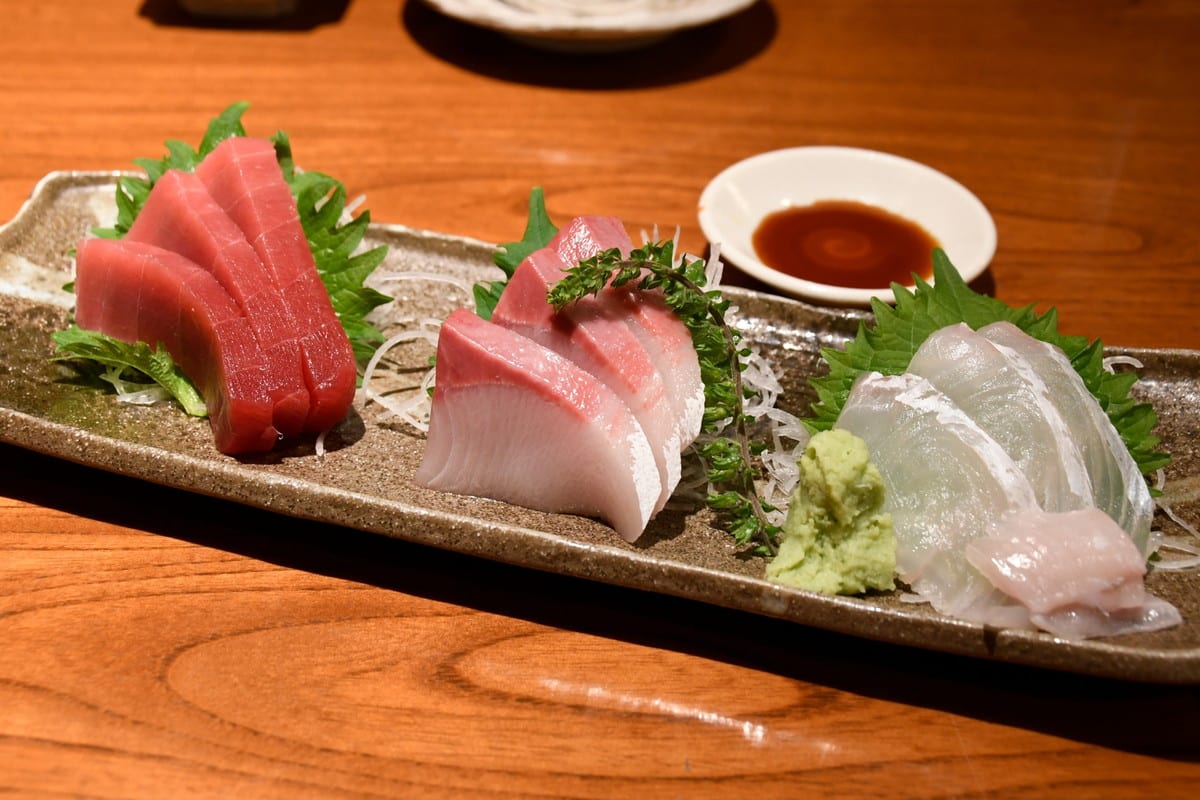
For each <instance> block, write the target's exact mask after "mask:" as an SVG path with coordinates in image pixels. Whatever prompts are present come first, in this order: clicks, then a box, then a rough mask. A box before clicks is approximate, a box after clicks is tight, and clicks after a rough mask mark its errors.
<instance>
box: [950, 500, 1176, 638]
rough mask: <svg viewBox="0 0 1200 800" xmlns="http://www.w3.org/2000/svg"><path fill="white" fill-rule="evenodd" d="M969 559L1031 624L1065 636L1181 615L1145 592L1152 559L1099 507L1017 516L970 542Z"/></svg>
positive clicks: (1126, 629)
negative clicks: (1017, 605) (1018, 604)
mask: <svg viewBox="0 0 1200 800" xmlns="http://www.w3.org/2000/svg"><path fill="white" fill-rule="evenodd" d="M965 555H966V558H967V561H968V562H970V564H971V565H972V566H974V567H975V568H976V569H978V570H979V571H980V572H981V573H983V575H984V576H986V577H987V578H988V580H989V581H991V582H992V584H993V585H995V586H997V587H998V588H1000V589H1001V590H1002V591H1004V592H1005V593H1006V594H1008V595H1009V596H1010V597H1013V598H1014V599H1017V600H1019V601H1020V602H1021V604H1022V605H1023V606H1025V608H1027V609H1028V610H1029V615H1030V622H1032V623H1033V624H1035V625H1037V627H1039V628H1041V629H1042V630H1046V631H1049V632H1050V633H1053V634H1055V635H1056V636H1061V637H1063V638H1066V639H1082V638H1089V637H1093V636H1116V635H1120V634H1126V633H1136V632H1146V631H1154V630H1160V629H1162V628H1169V627H1172V626H1174V625H1178V624H1179V623H1180V622H1181V621H1182V618H1181V616H1180V614H1179V610H1178V609H1176V608H1175V607H1174V606H1173V605H1171V604H1170V603H1168V602H1166V601H1165V600H1161V599H1159V598H1157V597H1154V596H1153V595H1150V594H1149V593H1147V592H1146V589H1145V583H1144V577H1145V574H1146V560H1145V559H1144V558H1143V557H1142V554H1141V553H1140V552H1139V551H1138V549H1137V546H1136V545H1135V544H1134V543H1133V540H1132V539H1130V538H1129V535H1128V534H1127V533H1126V532H1125V531H1124V530H1122V529H1121V527H1120V526H1119V525H1117V523H1116V522H1114V521H1113V519H1112V517H1110V516H1108V515H1107V514H1105V513H1104V512H1103V511H1101V510H1100V509H1098V508H1085V509H1080V510H1078V511H1067V512H1060V513H1049V512H1045V511H1042V510H1040V509H1030V510H1027V511H1021V512H1018V513H1016V514H1013V515H1011V516H1010V517H1008V518H1007V519H1005V520H1004V521H1002V522H1001V523H1000V524H999V525H998V526H997V527H996V531H995V532H994V533H993V534H991V535H989V536H982V537H979V538H977V539H975V540H973V541H971V542H968V543H967V547H966V551H965Z"/></svg>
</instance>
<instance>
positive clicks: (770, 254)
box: [752, 200, 940, 289]
mask: <svg viewBox="0 0 1200 800" xmlns="http://www.w3.org/2000/svg"><path fill="white" fill-rule="evenodd" d="M752 241H753V245H754V250H755V253H756V254H757V255H758V257H759V259H761V260H762V262H763V263H764V264H766V265H767V266H769V267H771V268H772V269H775V270H778V271H779V272H783V273H786V274H788V275H792V276H794V277H797V278H802V279H804V280H807V281H813V282H814V283H824V284H828V285H831V286H845V287H849V288H854V289H879V288H886V287H887V286H889V285H891V283H892V282H893V281H895V282H897V283H901V284H904V285H906V286H911V285H912V274H913V273H914V272H915V273H916V274H917V275H919V276H921V277H922V278H926V279H928V278H929V277H930V275H931V274H932V270H933V265H932V262H931V260H930V259H931V254H932V252H933V250H934V248H937V247H939V246H940V245H939V244H938V242H937V240H936V239H934V238H933V236H931V235H930V234H929V232H928V231H926V230H925V229H924V228H922V227H921V226H919V225H917V224H916V223H914V222H912V221H910V220H907V219H905V218H904V217H901V216H897V215H896V214H893V213H891V212H890V211H886V210H884V209H882V208H878V207H876V206H872V205H868V204H866V203H860V202H857V201H854V200H822V201H820V202H817V203H813V204H812V205H810V206H796V207H793V208H785V209H782V210H780V211H776V212H774V213H772V214H768V215H767V216H766V217H765V218H764V219H763V221H762V222H761V223H759V226H758V228H757V229H756V230H755V231H754V237H753V240H752Z"/></svg>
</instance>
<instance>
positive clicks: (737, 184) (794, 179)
mask: <svg viewBox="0 0 1200 800" xmlns="http://www.w3.org/2000/svg"><path fill="white" fill-rule="evenodd" d="M814 205H815V208H811V209H809V207H813V206H814ZM839 206H840V208H839ZM794 209H808V212H807V213H813V214H815V212H822V213H825V212H828V214H827V216H826V217H825V218H824V219H815V218H814V219H811V220H808V221H803V220H787V219H781V218H779V217H781V216H782V215H781V213H780V212H784V214H786V213H790V212H791V210H794ZM769 216H771V217H772V220H771V221H772V222H774V223H775V224H777V225H779V226H781V227H788V226H790V227H791V230H790V231H788V230H782V231H777V232H776V235H775V236H774V237H773V238H775V239H776V241H775V242H774V244H775V247H776V249H777V250H780V249H782V250H784V251H786V252H787V253H788V254H791V255H794V256H796V257H797V258H799V257H800V256H802V255H804V254H805V253H807V254H808V255H810V256H811V257H812V259H813V260H815V261H824V262H825V263H824V266H825V267H826V270H825V271H826V276H825V277H813V274H810V273H807V272H803V271H802V270H799V269H797V268H795V265H794V264H790V265H785V264H780V263H778V262H777V261H775V260H773V258H772V256H771V255H770V250H769V246H770V244H771V242H769V241H767V240H766V239H765V238H764V236H765V234H768V233H770V231H767V230H763V229H762V227H761V226H763V222H764V220H765V219H767V218H768V217H769ZM699 218H700V227H701V229H702V230H703V231H704V235H705V236H706V237H707V239H708V241H709V242H710V244H712V245H719V248H720V250H719V252H720V256H721V258H722V260H724V261H726V262H728V263H731V264H733V265H734V266H736V267H738V268H739V269H741V270H742V271H744V272H746V273H747V274H749V275H751V276H753V277H755V278H757V279H759V280H761V281H763V282H765V283H767V284H769V285H770V286H772V287H774V288H776V289H779V290H780V291H782V292H785V293H787V294H790V295H793V296H795V297H800V298H803V299H806V300H810V301H813V302H817V303H825V304H829V305H868V304H869V302H870V299H871V297H875V296H878V297H880V298H882V299H884V300H887V301H891V300H892V292H891V289H890V288H889V286H890V280H898V281H899V282H901V283H905V284H908V285H911V283H912V281H911V272H912V271H917V272H918V273H919V274H921V275H922V277H927V276H928V268H929V263H928V254H929V251H930V249H931V248H932V246H938V247H941V248H942V249H944V250H945V251H946V254H947V255H948V256H949V257H950V260H951V261H952V262H953V263H954V265H955V266H956V267H957V268H958V270H959V272H960V273H961V274H962V276H963V278H964V279H965V280H967V281H968V282H969V281H971V280H973V279H975V278H977V277H978V276H979V275H981V274H982V273H983V271H984V270H985V269H986V268H987V266H988V264H989V263H990V262H991V259H992V256H993V255H994V254H995V251H996V226H995V223H994V222H993V220H992V217H991V214H989V213H988V210H987V208H986V207H984V205H983V203H982V202H981V201H980V200H979V198H978V197H976V196H975V195H974V194H972V193H971V192H970V191H969V190H968V189H967V188H966V187H964V186H963V185H962V184H960V183H958V182H957V181H955V180H953V179H952V178H950V177H948V176H947V175H945V174H943V173H941V172H938V171H937V170H935V169H933V168H931V167H928V166H926V165H924V164H921V163H918V162H916V161H912V160H909V159H906V158H901V157H899V156H895V155H891V154H888V153H881V152H878V151H874V150H863V149H858V148H851V147H795V148H789V149H785V150H775V151H771V152H767V153H761V154H759V155H756V156H752V157H750V158H747V159H745V160H743V161H739V162H737V163H736V164H733V165H732V166H730V167H727V168H726V169H724V170H723V171H721V173H719V174H718V175H717V176H716V177H715V178H713V180H712V181H711V182H710V183H709V184H708V186H706V187H705V189H704V191H703V192H702V193H701V195H700V205H699ZM802 222H803V223H804V224H806V225H807V229H805V230H801V229H800V227H799V225H800V224H801V223H802ZM784 223H787V225H784ZM921 234H927V238H925V239H923V240H922V239H921ZM788 237H790V238H788ZM901 239H904V240H905V241H904V242H901V241H900V240H901ZM909 239H911V241H908V240H909ZM931 240H932V241H931ZM901 244H904V245H906V246H908V247H909V248H911V249H915V251H916V252H917V254H918V255H917V261H915V262H912V263H911V264H910V263H905V264H904V265H902V266H901V268H900V276H904V277H900V276H897V277H893V278H882V279H880V280H879V281H878V284H877V285H875V284H872V283H871V282H870V281H869V280H868V281H867V282H866V283H865V284H864V283H863V277H864V276H865V275H867V274H868V268H869V267H870V263H869V262H871V261H872V260H875V261H878V260H879V259H881V258H884V257H896V256H897V253H898V252H899V248H900V247H901ZM781 245H782V247H781ZM768 262H769V263H768ZM839 264H841V265H842V267H841V268H842V276H843V277H844V278H845V279H844V280H840V279H838V278H837V277H836V276H834V277H829V273H830V272H831V271H834V270H835V269H836V268H838V265H839ZM870 268H873V267H870ZM801 274H804V275H807V277H799V275H801ZM906 278H907V279H906ZM856 283H857V284H861V285H855V284H856Z"/></svg>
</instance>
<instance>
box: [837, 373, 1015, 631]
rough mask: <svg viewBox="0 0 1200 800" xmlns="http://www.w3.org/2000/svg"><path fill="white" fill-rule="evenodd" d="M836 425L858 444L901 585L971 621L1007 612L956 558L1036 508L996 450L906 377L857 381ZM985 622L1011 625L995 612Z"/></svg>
mask: <svg viewBox="0 0 1200 800" xmlns="http://www.w3.org/2000/svg"><path fill="white" fill-rule="evenodd" d="M837 426H838V427H839V428H844V429H846V430H848V431H850V432H851V433H853V434H855V435H857V436H859V437H860V438H862V439H863V440H864V441H865V442H866V443H867V447H868V448H869V449H870V451H871V459H872V461H874V463H875V465H876V466H877V467H878V468H879V472H880V475H881V476H882V477H883V481H884V485H885V488H886V498H887V499H886V501H885V502H886V504H885V508H886V510H887V511H889V512H890V513H891V514H892V519H893V522H894V524H895V530H896V540H897V552H896V571H897V573H898V575H899V576H900V578H901V580H903V581H904V582H905V583H907V584H909V586H911V587H912V589H913V591H914V592H916V593H917V594H919V595H920V596H921V597H923V598H925V599H927V600H928V601H930V603H932V605H933V606H934V608H936V609H937V610H939V611H941V612H943V613H946V614H950V615H953V616H958V617H964V618H969V619H980V618H981V617H985V616H987V614H986V613H985V611H986V609H989V608H995V609H997V611H998V612H999V611H1001V610H1002V607H1003V606H1005V605H1011V603H1010V602H1009V601H1007V600H1006V598H1005V597H1004V596H1003V595H1002V594H1001V593H1000V592H998V591H997V590H996V589H994V587H993V586H992V585H991V583H989V582H988V581H987V580H986V579H984V578H983V576H982V575H980V573H979V572H978V571H977V570H975V569H974V568H973V567H971V566H970V565H969V564H968V563H967V561H966V559H965V558H964V556H963V551H964V548H965V547H966V544H967V543H968V542H969V541H971V540H972V539H975V538H976V537H978V536H981V535H985V534H987V533H988V532H989V531H991V529H992V526H993V525H994V524H995V523H996V521H998V520H1000V519H1002V518H1004V517H1005V516H1007V515H1009V514H1012V513H1014V512H1016V511H1018V510H1021V509H1028V508H1036V507H1037V497H1036V495H1035V494H1034V491H1033V487H1032V486H1031V485H1030V484H1029V481H1028V480H1027V479H1026V478H1025V475H1024V474H1023V473H1022V472H1021V470H1020V467H1018V466H1017V464H1016V462H1015V461H1013V460H1012V458H1010V457H1009V455H1008V454H1007V453H1006V452H1005V451H1004V448H1003V447H1001V446H1000V445H999V444H998V443H997V442H996V441H995V440H994V439H992V438H991V437H990V436H988V435H987V434H986V433H984V432H983V430H982V429H981V428H980V427H979V426H978V425H976V424H975V422H974V421H973V420H971V418H970V417H968V416H967V415H966V414H964V413H963V412H962V410H960V409H959V408H958V407H957V406H956V405H954V403H953V402H951V401H950V400H949V398H947V397H946V396H945V395H944V394H942V393H941V392H939V391H937V389H935V388H934V387H933V385H932V384H930V383H929V381H927V380H926V379H925V378H922V377H920V376H918V375H912V374H904V375H895V376H883V375H880V374H879V373H877V372H875V373H868V374H865V375H863V376H862V377H860V378H859V380H858V381H857V382H856V383H855V385H854V388H853V390H852V391H851V393H850V396H849V398H848V399H847V400H846V403H845V406H844V407H843V409H842V413H841V415H840V416H839V417H838V422H837ZM987 619H988V621H989V622H991V623H992V624H1012V623H1013V621H1014V620H1013V619H1012V618H1011V617H1005V616H1003V614H1002V613H998V614H993V615H991V616H987ZM1019 620H1020V616H1019V615H1018V616H1017V617H1016V621H1017V622H1019Z"/></svg>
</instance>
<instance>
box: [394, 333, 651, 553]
mask: <svg viewBox="0 0 1200 800" xmlns="http://www.w3.org/2000/svg"><path fill="white" fill-rule="evenodd" d="M436 369H437V388H436V390H435V392H434V395H433V403H432V408H431V412H430V419H429V433H428V439H427V443H426V448H425V454H424V458H423V460H422V462H421V466H420V468H419V469H418V471H417V474H416V481H417V483H418V484H420V485H422V486H425V487H428V488H432V489H439V490H442V491H449V492H455V493H458V494H469V495H478V496H484V497H490V498H493V499H497V500H504V501H506V502H510V503H514V504H516V505H522V506H525V507H528V508H533V509H537V510H541V511H549V512H555V513H572V514H580V515H584V516H594V517H598V518H600V519H603V520H605V521H606V522H608V523H609V524H610V525H611V526H612V527H613V528H614V529H615V530H616V531H617V533H618V534H620V536H621V537H622V538H624V539H625V540H627V541H634V540H635V539H637V538H638V537H639V536H640V535H641V534H642V531H643V530H645V527H646V524H647V523H648V522H649V520H650V517H651V516H652V514H653V512H654V509H655V503H656V501H657V499H658V496H659V494H660V492H661V484H660V480H659V476H658V470H657V468H656V466H655V463H654V454H653V453H652V452H651V447H650V444H649V442H648V441H647V439H646V436H645V433H644V432H643V431H642V428H641V425H640V424H639V423H638V421H637V419H636V418H635V417H634V415H633V414H632V413H631V412H630V410H629V408H628V407H627V406H626V405H625V403H624V402H623V401H622V400H621V399H620V398H619V397H617V395H616V394H614V393H613V391H612V390H611V389H609V388H608V387H607V386H606V385H605V384H604V383H603V382H601V381H600V380H598V379H597V378H596V377H595V376H593V375H591V374H590V373H588V372H586V371H585V370H583V369H581V368H579V367H578V366H576V365H575V364H574V363H572V362H570V361H568V360H567V359H565V358H563V357H562V356H560V355H558V354H557V353H555V352H554V351H552V350H549V349H547V348H545V347H543V346H541V345H540V344H538V343H537V342H534V341H533V340H531V339H528V338H526V337H524V336H522V335H520V334H519V333H516V332H515V331H512V330H508V329H506V328H504V327H501V326H499V325H495V324H493V323H490V322H487V321H485V320H483V319H480V318H479V317H478V316H476V315H475V314H473V313H472V312H470V311H468V310H465V309H460V310H458V311H455V312H454V313H452V314H451V315H450V316H449V317H448V318H447V319H446V321H445V322H444V323H443V325H442V329H441V334H440V336H439V340H438V349H437V367H436Z"/></svg>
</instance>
